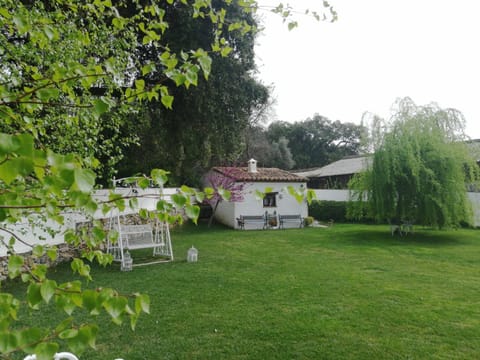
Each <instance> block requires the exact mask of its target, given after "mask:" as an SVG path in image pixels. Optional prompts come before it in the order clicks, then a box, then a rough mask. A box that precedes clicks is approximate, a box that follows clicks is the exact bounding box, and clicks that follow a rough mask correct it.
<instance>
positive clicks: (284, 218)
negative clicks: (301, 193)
mask: <svg viewBox="0 0 480 360" xmlns="http://www.w3.org/2000/svg"><path fill="white" fill-rule="evenodd" d="M278 219H279V221H280V229H285V223H294V224H298V227H300V228H301V227H302V226H303V218H302V216H301V215H279V216H278Z"/></svg>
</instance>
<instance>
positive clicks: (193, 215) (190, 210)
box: [185, 205, 200, 224]
mask: <svg viewBox="0 0 480 360" xmlns="http://www.w3.org/2000/svg"><path fill="white" fill-rule="evenodd" d="M185 214H186V215H187V216H188V217H189V218H190V219H192V220H193V222H194V223H195V224H196V223H197V219H198V216H199V215H200V207H199V206H198V205H186V206H185Z"/></svg>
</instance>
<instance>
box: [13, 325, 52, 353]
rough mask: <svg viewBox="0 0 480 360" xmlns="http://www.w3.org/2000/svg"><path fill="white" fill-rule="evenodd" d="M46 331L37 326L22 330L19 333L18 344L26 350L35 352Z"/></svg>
mask: <svg viewBox="0 0 480 360" xmlns="http://www.w3.org/2000/svg"><path fill="white" fill-rule="evenodd" d="M44 333H45V331H44V330H42V329H39V328H36V327H31V328H27V329H25V330H21V331H20V332H19V333H18V335H17V341H18V343H17V346H18V347H19V348H22V349H23V351H25V352H29V353H31V352H34V351H35V346H36V344H38V343H39V342H40V341H41V340H42V338H43V337H44V336H45V334H44Z"/></svg>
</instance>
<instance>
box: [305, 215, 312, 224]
mask: <svg viewBox="0 0 480 360" xmlns="http://www.w3.org/2000/svg"><path fill="white" fill-rule="evenodd" d="M303 224H304V225H305V226H310V225H312V224H313V216H307V217H306V218H305V219H303Z"/></svg>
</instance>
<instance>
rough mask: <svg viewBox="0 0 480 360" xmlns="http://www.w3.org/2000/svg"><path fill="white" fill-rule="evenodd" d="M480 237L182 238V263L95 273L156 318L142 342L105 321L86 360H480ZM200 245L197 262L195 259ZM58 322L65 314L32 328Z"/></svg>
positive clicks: (419, 233) (317, 233)
mask: <svg viewBox="0 0 480 360" xmlns="http://www.w3.org/2000/svg"><path fill="white" fill-rule="evenodd" d="M479 235H480V232H479V231H475V230H458V231H450V232H439V231H433V230H422V229H416V233H415V234H414V235H413V236H412V235H410V236H408V237H402V238H401V237H392V236H391V235H390V232H389V229H388V227H386V226H368V225H335V226H334V227H332V228H327V229H321V228H307V229H298V230H297V229H295V230H277V231H275V230H271V231H234V230H229V229H225V228H221V227H216V228H212V229H207V228H206V227H205V226H204V225H200V226H199V227H193V226H187V227H184V228H180V229H177V230H175V231H173V232H172V240H173V247H174V251H175V256H176V260H175V262H173V263H167V264H159V265H153V266H148V267H136V268H135V269H134V271H132V272H129V273H122V272H120V271H119V270H118V268H119V267H118V265H114V266H112V267H110V268H107V269H101V268H95V270H94V279H95V280H94V283H93V284H92V285H93V286H111V287H115V288H118V289H119V290H121V291H124V292H134V291H140V292H145V293H148V294H149V295H150V297H151V300H152V306H151V315H147V316H143V317H142V318H141V319H140V322H139V324H138V327H137V330H136V331H135V332H132V331H131V330H129V326H128V324H124V325H122V326H120V327H117V326H114V325H111V322H110V321H109V320H108V319H107V318H106V317H102V318H101V319H100V321H101V322H102V327H101V333H100V334H99V337H98V352H97V353H95V352H93V351H89V352H88V353H86V354H85V355H84V356H83V359H114V358H115V357H123V358H124V359H126V360H127V359H128V360H134V359H477V358H480V264H479V257H480V241H479V240H478V237H479ZM192 245H194V246H195V247H197V248H198V249H199V262H198V263H187V262H186V261H185V259H186V254H187V249H188V248H189V247H190V246H192ZM135 255H137V257H138V255H139V254H135V253H134V259H135ZM140 255H141V254H140ZM55 272H56V274H55V276H56V277H58V278H60V279H63V280H64V279H65V276H66V275H64V274H65V273H66V272H67V271H66V267H65V266H60V267H58V268H57V269H56V270H55ZM52 317H54V318H56V319H61V318H63V315H61V314H59V313H58V312H49V311H44V312H42V317H41V319H40V320H39V319H38V318H32V319H31V321H32V322H43V321H47V322H48V321H49V319H51V318H52Z"/></svg>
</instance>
